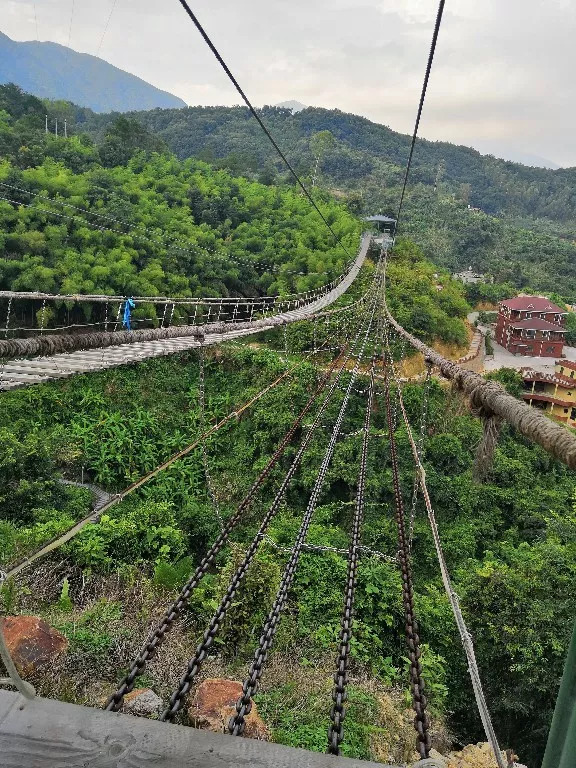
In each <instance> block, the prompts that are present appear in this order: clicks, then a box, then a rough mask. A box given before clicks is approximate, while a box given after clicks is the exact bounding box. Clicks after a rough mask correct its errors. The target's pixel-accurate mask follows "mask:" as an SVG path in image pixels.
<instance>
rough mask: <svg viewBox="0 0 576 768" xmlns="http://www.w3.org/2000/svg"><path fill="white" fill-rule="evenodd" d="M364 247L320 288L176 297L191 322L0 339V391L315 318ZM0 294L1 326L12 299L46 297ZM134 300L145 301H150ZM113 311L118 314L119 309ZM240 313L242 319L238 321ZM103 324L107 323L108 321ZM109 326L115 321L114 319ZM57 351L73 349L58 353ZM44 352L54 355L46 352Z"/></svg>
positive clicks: (343, 287) (342, 286)
mask: <svg viewBox="0 0 576 768" xmlns="http://www.w3.org/2000/svg"><path fill="white" fill-rule="evenodd" d="M369 245H370V237H369V235H364V236H363V238H362V242H361V245H360V249H359V252H358V255H357V257H356V258H355V259H354V261H353V262H352V265H351V267H350V269H349V270H348V271H347V272H346V273H345V274H344V275H342V276H341V278H340V279H339V280H338V281H333V282H332V283H329V284H328V285H327V286H325V287H324V289H322V290H319V291H316V292H313V293H312V294H308V293H307V294H297V295H295V296H294V297H290V298H287V299H278V297H264V298H258V299H253V300H250V299H232V300H226V299H221V298H218V299H197V300H189V299H184V300H178V304H182V305H184V306H186V307H190V306H193V307H194V310H195V314H194V315H193V324H192V325H182V326H180V325H170V320H169V319H168V320H167V321H166V322H167V325H166V327H160V328H152V329H145V330H135V331H118V330H116V331H114V330H111V331H108V330H103V331H98V332H93V333H82V334H67V335H51V334H50V335H49V334H46V335H37V336H33V337H31V338H12V339H7V338H5V339H0V358H1V359H2V360H3V362H2V363H0V389H16V388H19V387H25V386H29V385H31V384H40V383H43V382H45V381H50V380H52V379H58V378H64V377H69V376H73V375H74V374H77V373H88V372H91V371H97V370H103V369H106V368H112V367H114V366H118V365H125V364H127V363H135V362H139V361H141V360H146V359H149V358H152V357H160V356H162V355H170V354H174V353H176V352H183V351H186V350H189V349H193V348H197V347H200V346H209V345H212V344H219V343H221V342H223V341H229V340H231V339H236V338H240V337H243V336H248V335H251V334H253V333H259V332H262V331H267V330H271V329H272V328H275V327H278V326H283V325H287V324H289V323H294V322H298V321H302V320H309V319H313V318H320V317H322V316H323V315H322V310H324V309H326V308H327V307H329V306H330V305H331V304H333V303H334V302H336V301H337V300H338V299H339V298H340V297H341V296H343V295H344V293H345V292H346V291H347V290H348V288H349V287H350V286H351V285H352V283H353V282H354V280H355V279H356V277H357V276H358V273H359V272H360V269H361V268H362V265H363V264H364V261H365V259H366V255H367V251H368V247H369ZM334 283H336V284H334ZM0 297H1V295H0ZM4 297H7V299H8V307H9V309H8V318H7V321H6V322H7V326H6V327H8V323H9V311H10V306H11V304H10V301H11V300H12V299H14V298H18V299H21V300H22V299H26V300H34V301H37V300H38V299H41V300H42V302H45V301H46V300H47V297H46V296H42V295H40V296H35V295H33V294H23V293H4ZM48 298H51V299H56V300H58V301H65V300H66V299H67V298H68V299H71V300H74V301H85V300H86V301H96V302H100V303H106V302H110V303H112V301H113V299H112V300H111V299H110V298H107V297H65V296H50V297H48ZM134 301H135V302H136V301H141V302H144V301H145V302H146V303H149V302H150V299H135V300H134ZM267 302H268V304H269V305H270V308H269V309H267V308H266V303H267ZM160 303H162V304H163V305H164V307H165V308H168V307H172V308H173V307H175V306H177V300H176V299H160ZM116 304H117V305H118V307H119V308H120V307H121V306H122V305H123V304H122V300H118V299H117V300H116ZM291 307H294V308H291ZM344 309H345V308H344ZM200 313H202V314H203V316H204V318H205V322H203V323H199V322H198V315H199V314H200ZM116 314H117V316H119V314H120V309H118V311H117V313H116ZM172 315H173V312H172V311H170V317H172ZM261 315H264V316H263V317H262V316H261ZM246 317H247V318H248V319H244V318H246ZM104 322H105V324H106V325H108V324H109V322H110V321H104ZM115 324H116V325H117V324H118V321H116V323H115ZM5 335H7V334H5ZM59 350H77V351H74V352H59ZM97 350H99V351H97ZM46 352H56V353H57V354H49V355H46ZM43 353H44V354H43ZM20 355H29V356H32V355H39V356H38V357H34V358H33V359H22V358H20V357H19V356H20ZM13 358H16V359H13ZM8 360H11V362H8Z"/></svg>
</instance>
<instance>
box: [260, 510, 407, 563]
mask: <svg viewBox="0 0 576 768" xmlns="http://www.w3.org/2000/svg"><path fill="white" fill-rule="evenodd" d="M378 506H379V505H378ZM263 539H264V541H265V542H266V543H267V544H270V546H271V547H274V549H276V550H277V551H278V552H285V553H287V554H289V553H290V552H292V549H291V548H290V547H283V546H282V545H281V544H277V543H276V542H275V541H274V539H273V538H272V537H271V536H269V535H268V534H265V535H264V536H263ZM302 549H303V550H305V551H306V552H317V553H321V552H333V553H334V554H336V555H346V557H348V555H349V554H350V550H349V549H341V548H339V547H328V546H322V545H320V544H304V545H303V546H302ZM358 551H359V552H364V553H366V554H367V555H369V556H370V557H378V558H379V559H380V560H387V561H388V562H389V563H397V562H398V558H396V557H391V556H390V555H385V554H384V553H383V552H379V551H378V550H377V549H371V548H370V547H362V546H359V547H358Z"/></svg>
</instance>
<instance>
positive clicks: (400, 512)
mask: <svg viewBox="0 0 576 768" xmlns="http://www.w3.org/2000/svg"><path fill="white" fill-rule="evenodd" d="M385 398H386V414H387V418H388V427H389V430H390V458H391V461H392V480H393V485H394V501H395V508H396V526H397V528H398V560H399V563H400V570H401V573H402V602H403V604H404V617H405V621H406V640H407V644H408V656H409V659H410V685H411V689H412V708H413V709H414V712H415V713H416V716H415V718H414V728H415V729H416V732H417V734H418V737H417V742H418V752H419V753H420V757H421V758H423V759H424V758H427V757H428V756H429V754H430V732H429V728H430V721H429V718H428V713H427V712H426V704H427V700H426V695H425V692H424V691H425V688H424V680H423V679H422V664H421V662H420V657H421V655H422V652H421V650H420V637H419V634H418V622H417V621H416V616H415V612H414V586H413V583H412V567H411V563H410V552H409V548H408V541H407V537H406V520H405V516H404V504H403V501H402V491H401V489H400V478H399V472H398V457H397V455H396V437H395V434H394V430H393V428H392V426H393V425H392V408H391V402H390V386H389V383H388V384H387V386H386V394H385Z"/></svg>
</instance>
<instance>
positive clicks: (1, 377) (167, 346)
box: [0, 236, 370, 390]
mask: <svg viewBox="0 0 576 768" xmlns="http://www.w3.org/2000/svg"><path fill="white" fill-rule="evenodd" d="M369 244H370V238H369V237H367V236H365V237H364V238H363V239H362V244H361V247H360V251H359V253H358V256H357V257H356V259H355V261H354V263H353V265H352V266H351V268H350V270H349V271H348V273H347V274H346V276H345V277H344V279H343V280H342V281H341V282H340V283H339V284H338V285H337V286H336V287H335V288H333V289H332V290H331V291H329V292H328V293H327V294H325V295H324V296H321V297H320V298H319V299H316V300H315V301H313V302H311V303H310V304H306V305H304V306H302V307H299V308H298V309H294V310H291V311H289V312H284V313H282V314H279V315H274V316H273V317H271V318H270V325H263V326H262V325H259V326H258V327H257V328H254V329H252V328H234V325H233V324H232V323H231V324H230V330H229V331H227V332H226V333H208V334H206V335H205V336H204V339H203V341H200V340H199V339H197V338H195V337H193V336H186V337H181V338H179V337H175V338H172V339H160V340H158V341H140V342H135V343H132V344H121V345H118V346H111V347H106V348H104V349H90V350H78V351H77V352H67V353H62V354H58V355H51V356H49V357H35V358H31V359H24V358H20V359H16V360H10V361H6V362H5V363H0V390H10V389H19V388H21V387H27V386H30V385H32V384H42V383H44V382H46V381H52V380H54V379H62V378H67V377H69V376H74V375H75V374H77V373H90V372H92V371H101V370H104V369H106V368H114V367H116V366H119V365H127V364H129V363H137V362H140V361H142V360H147V359H149V358H152V357H161V356H163V355H172V354H175V353H177V352H184V351H186V350H188V349H194V348H196V347H199V346H207V345H211V344H220V343H221V342H223V341H230V340H231V339H236V338H239V337H241V336H248V335H251V334H253V333H261V332H262V331H265V330H269V329H270V328H273V327H274V326H275V325H276V324H277V323H279V322H280V323H293V322H296V321H297V320H302V319H303V318H306V317H308V316H310V315H312V314H314V313H317V312H320V311H321V310H322V309H325V308H326V307H328V306H329V305H330V304H333V303H334V302H335V301H336V300H337V299H339V298H340V297H341V296H342V295H343V294H344V293H345V292H346V291H347V290H348V288H349V287H350V285H352V283H353V282H354V280H355V279H356V277H357V276H358V273H359V271H360V269H361V267H362V265H363V263H364V261H365V259H366V254H367V252H368V246H369Z"/></svg>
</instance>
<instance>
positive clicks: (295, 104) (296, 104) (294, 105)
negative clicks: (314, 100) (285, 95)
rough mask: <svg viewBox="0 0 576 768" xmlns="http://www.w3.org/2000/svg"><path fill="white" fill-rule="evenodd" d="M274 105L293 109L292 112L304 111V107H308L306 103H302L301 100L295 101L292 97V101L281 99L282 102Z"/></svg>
mask: <svg viewBox="0 0 576 768" xmlns="http://www.w3.org/2000/svg"><path fill="white" fill-rule="evenodd" d="M274 106H275V107H283V108H284V109H291V110H292V112H302V110H303V109H307V108H308V106H307V105H306V104H302V102H301V101H294V99H290V101H281V102H280V104H275V105H274Z"/></svg>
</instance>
